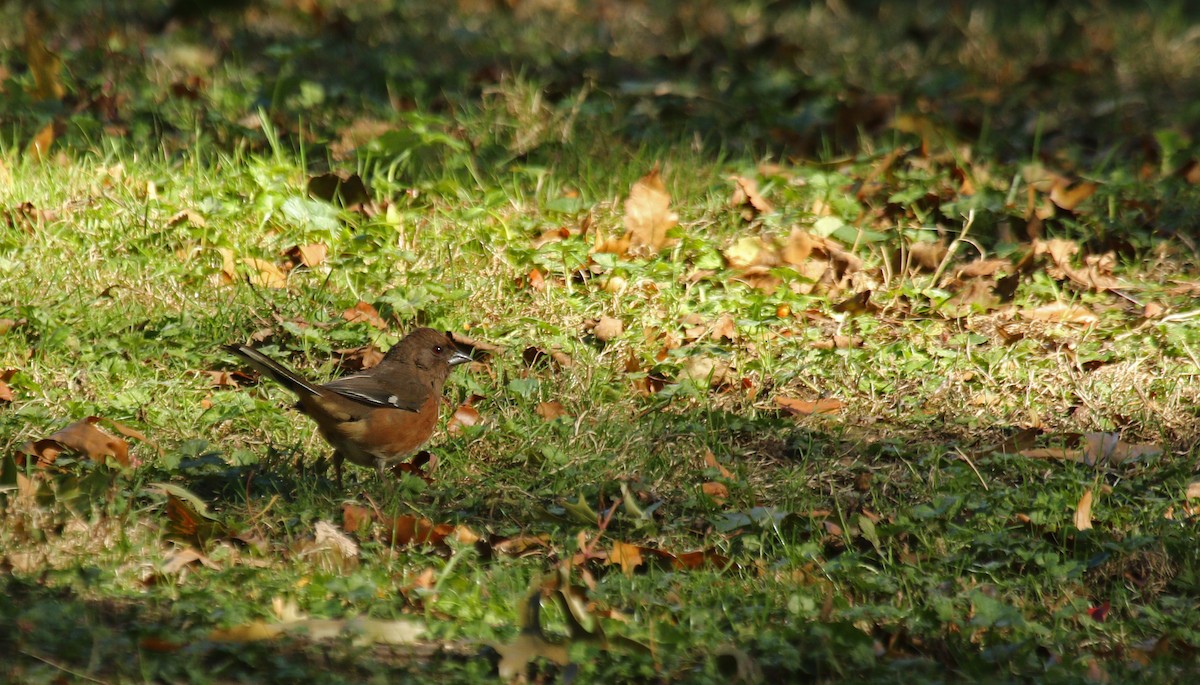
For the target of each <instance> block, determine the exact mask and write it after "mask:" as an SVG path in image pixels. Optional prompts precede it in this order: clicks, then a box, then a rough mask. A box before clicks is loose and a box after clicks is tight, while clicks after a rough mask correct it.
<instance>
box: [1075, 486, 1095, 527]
mask: <svg viewBox="0 0 1200 685" xmlns="http://www.w3.org/2000/svg"><path fill="white" fill-rule="evenodd" d="M1075 528H1076V529H1077V530H1091V528H1092V489H1091V488H1088V489H1087V490H1084V491H1083V497H1080V498H1079V503H1078V504H1076V505H1075Z"/></svg>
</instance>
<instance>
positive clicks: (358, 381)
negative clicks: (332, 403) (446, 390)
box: [323, 374, 432, 411]
mask: <svg viewBox="0 0 1200 685" xmlns="http://www.w3.org/2000/svg"><path fill="white" fill-rule="evenodd" d="M323 387H325V388H326V389H328V390H332V391H334V392H336V393H337V394H339V395H341V396H343V397H347V398H349V399H352V400H354V401H356V402H362V403H364V404H371V405H375V406H378V407H393V408H395V409H404V410H405V411H418V410H419V409H420V408H421V406H422V405H424V404H425V401H426V400H428V399H429V394H430V393H431V392H432V388H430V387H429V386H427V385H424V384H422V383H421V382H420V381H419V380H417V379H415V378H406V377H404V375H403V374H388V376H387V377H386V380H384V378H382V377H381V376H380V375H379V374H359V375H355V376H345V377H343V378H339V379H337V380H335V381H331V382H329V383H326V384H325V385H324V386H323Z"/></svg>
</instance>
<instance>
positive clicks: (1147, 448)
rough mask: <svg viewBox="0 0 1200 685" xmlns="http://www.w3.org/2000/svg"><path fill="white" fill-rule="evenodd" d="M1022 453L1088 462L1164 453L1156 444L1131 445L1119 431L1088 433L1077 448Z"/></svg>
mask: <svg viewBox="0 0 1200 685" xmlns="http://www.w3.org/2000/svg"><path fill="white" fill-rule="evenodd" d="M1020 454H1022V455H1023V456H1026V457H1030V458H1033V459H1062V460H1064V461H1077V462H1079V463H1081V464H1087V465H1088V466H1095V465H1097V464H1105V465H1110V466H1115V465H1117V464H1121V463H1123V462H1126V461H1132V460H1136V459H1141V458H1143V457H1156V456H1158V455H1160V454H1162V448H1161V447H1158V446H1157V445H1150V444H1137V445H1132V444H1129V443H1126V442H1124V441H1122V440H1121V436H1120V434H1119V433H1085V434H1084V435H1083V436H1082V440H1081V442H1080V446H1079V447H1077V448H1073V449H1072V448H1058V447H1049V448H1035V449H1025V450H1021V452H1020Z"/></svg>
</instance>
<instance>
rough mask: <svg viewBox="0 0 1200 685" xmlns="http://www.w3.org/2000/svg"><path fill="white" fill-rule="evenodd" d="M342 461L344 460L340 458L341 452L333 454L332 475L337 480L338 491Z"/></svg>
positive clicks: (340, 484) (340, 482)
mask: <svg viewBox="0 0 1200 685" xmlns="http://www.w3.org/2000/svg"><path fill="white" fill-rule="evenodd" d="M344 461H346V458H345V457H343V456H342V453H341V452H334V453H333V474H334V476H335V477H336V478H337V484H338V488H339V489H340V488H341V487H342V462H344Z"/></svg>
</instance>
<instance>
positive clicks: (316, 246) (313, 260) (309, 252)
mask: <svg viewBox="0 0 1200 685" xmlns="http://www.w3.org/2000/svg"><path fill="white" fill-rule="evenodd" d="M284 254H286V255H287V256H288V258H289V259H291V260H292V262H294V263H296V264H300V265H303V266H307V267H308V268H310V269H311V268H313V267H315V266H318V265H320V264H321V263H322V262H324V261H325V257H326V256H327V255H328V254H329V248H328V247H326V246H325V245H324V244H322V243H309V244H307V245H294V246H292V247H291V248H290V249H289V250H288V251H287V252H285V253H284Z"/></svg>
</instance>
